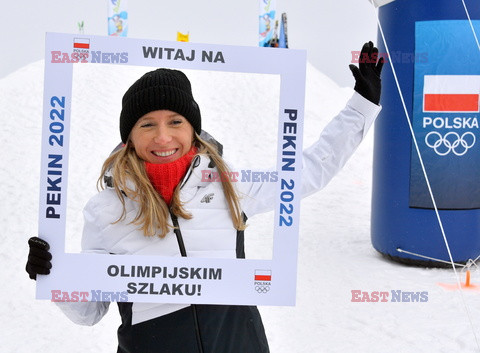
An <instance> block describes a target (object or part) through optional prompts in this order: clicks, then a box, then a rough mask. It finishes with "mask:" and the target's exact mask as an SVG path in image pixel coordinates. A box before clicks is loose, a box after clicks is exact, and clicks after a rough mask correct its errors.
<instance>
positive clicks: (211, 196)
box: [200, 192, 215, 203]
mask: <svg viewBox="0 0 480 353" xmlns="http://www.w3.org/2000/svg"><path fill="white" fill-rule="evenodd" d="M214 195H215V194H214V193H213V192H212V193H210V194H206V195H205V196H204V197H203V198H202V200H201V201H200V202H205V203H210V201H212V200H213V196H214Z"/></svg>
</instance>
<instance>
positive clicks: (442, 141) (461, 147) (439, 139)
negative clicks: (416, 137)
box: [425, 131, 476, 156]
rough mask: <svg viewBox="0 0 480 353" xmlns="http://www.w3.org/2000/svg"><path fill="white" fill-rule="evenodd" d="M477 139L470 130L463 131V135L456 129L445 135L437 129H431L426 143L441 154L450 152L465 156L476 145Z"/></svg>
mask: <svg viewBox="0 0 480 353" xmlns="http://www.w3.org/2000/svg"><path fill="white" fill-rule="evenodd" d="M475 141H476V139H475V135H474V134H473V132H470V131H467V132H465V133H463V135H462V136H460V135H459V134H458V133H456V132H454V131H451V132H448V133H446V134H445V136H442V135H441V134H440V133H439V132H437V131H430V132H429V133H428V134H427V136H425V144H426V145H427V146H428V147H430V148H433V149H434V150H435V153H437V154H438V155H439V156H446V155H447V154H449V153H450V152H453V153H454V154H455V155H457V156H463V155H464V154H465V153H467V151H468V150H469V149H470V148H472V147H473V145H475Z"/></svg>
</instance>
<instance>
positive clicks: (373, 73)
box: [349, 42, 385, 105]
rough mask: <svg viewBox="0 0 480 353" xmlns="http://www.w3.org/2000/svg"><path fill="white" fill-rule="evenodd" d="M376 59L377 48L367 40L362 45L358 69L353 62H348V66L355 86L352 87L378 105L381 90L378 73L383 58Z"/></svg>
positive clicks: (379, 72) (380, 71) (380, 70)
mask: <svg viewBox="0 0 480 353" xmlns="http://www.w3.org/2000/svg"><path fill="white" fill-rule="evenodd" d="M377 59H378V49H377V48H375V47H374V46H373V43H372V42H368V43H365V44H364V45H363V48H362V51H361V53H360V58H359V64H358V66H359V67H360V69H359V68H358V67H356V66H355V65H353V64H350V65H349V68H350V70H351V71H352V74H353V77H355V87H354V88H353V89H354V90H355V91H357V92H358V93H360V94H361V95H362V96H363V97H364V98H366V99H368V100H369V101H370V102H372V103H375V104H377V105H378V103H380V93H381V90H382V83H381V82H382V80H381V79H380V74H381V73H382V67H383V63H384V62H385V60H384V58H383V57H381V58H380V60H378V61H377Z"/></svg>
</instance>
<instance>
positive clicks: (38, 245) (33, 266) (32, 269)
mask: <svg viewBox="0 0 480 353" xmlns="http://www.w3.org/2000/svg"><path fill="white" fill-rule="evenodd" d="M28 245H29V246H30V252H29V253H28V261H27V266H26V268H25V270H26V271H27V272H28V274H29V276H30V278H31V279H34V280H36V279H37V275H48V274H49V273H50V269H51V268H52V263H51V262H50V260H51V259H52V254H51V253H50V251H48V250H49V249H50V245H49V244H48V243H47V242H46V241H45V240H43V239H40V238H39V237H32V238H30V239H28Z"/></svg>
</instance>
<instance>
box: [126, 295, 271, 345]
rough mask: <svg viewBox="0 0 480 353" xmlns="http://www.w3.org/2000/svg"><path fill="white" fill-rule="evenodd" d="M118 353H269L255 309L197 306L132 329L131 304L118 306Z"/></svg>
mask: <svg viewBox="0 0 480 353" xmlns="http://www.w3.org/2000/svg"><path fill="white" fill-rule="evenodd" d="M118 306H119V310H120V315H121V316H122V325H121V326H120V327H119V328H118V351H117V353H200V352H202V351H203V353H268V352H269V348H268V342H267V338H266V336H265V330H264V327H263V323H262V319H261V317H260V313H259V312H258V309H257V308H256V307H255V306H234V305H195V308H196V316H197V318H198V320H197V322H198V332H199V334H197V324H196V322H195V320H194V313H193V307H192V306H190V307H187V308H184V309H181V310H178V311H175V312H173V313H170V314H168V315H164V316H161V317H158V318H155V319H152V320H148V321H145V322H142V323H140V324H136V325H133V326H132V324H131V323H132V310H131V309H132V303H118Z"/></svg>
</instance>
